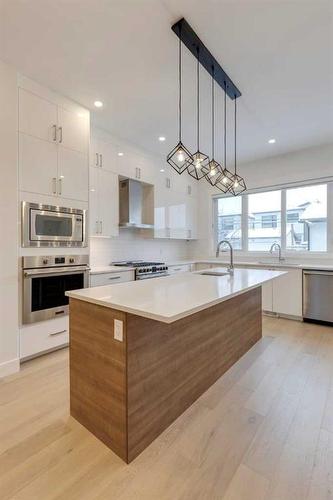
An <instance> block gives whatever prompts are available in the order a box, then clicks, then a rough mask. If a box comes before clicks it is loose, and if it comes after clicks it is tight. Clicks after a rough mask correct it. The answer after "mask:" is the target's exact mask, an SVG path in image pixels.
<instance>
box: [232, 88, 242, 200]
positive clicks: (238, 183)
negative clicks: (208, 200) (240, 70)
mask: <svg viewBox="0 0 333 500" xmlns="http://www.w3.org/2000/svg"><path fill="white" fill-rule="evenodd" d="M234 133H235V136H234V142H235V166H234V174H233V175H232V177H231V185H230V188H229V191H230V192H231V193H232V194H233V195H234V196H236V195H238V194H240V193H242V192H243V191H245V190H246V184H245V181H244V179H243V177H241V176H240V175H238V174H237V99H236V96H235V128H234Z"/></svg>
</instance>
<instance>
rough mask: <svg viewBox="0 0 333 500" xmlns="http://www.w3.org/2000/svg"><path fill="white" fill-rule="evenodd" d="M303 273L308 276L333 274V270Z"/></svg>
mask: <svg viewBox="0 0 333 500" xmlns="http://www.w3.org/2000/svg"><path fill="white" fill-rule="evenodd" d="M303 274H306V275H307V276H312V275H319V276H333V271H310V270H307V271H303Z"/></svg>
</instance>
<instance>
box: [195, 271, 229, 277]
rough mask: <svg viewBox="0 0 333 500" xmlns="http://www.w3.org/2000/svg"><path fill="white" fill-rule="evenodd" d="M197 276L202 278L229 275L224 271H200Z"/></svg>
mask: <svg viewBox="0 0 333 500" xmlns="http://www.w3.org/2000/svg"><path fill="white" fill-rule="evenodd" d="M198 274H201V275H202V276H228V275H229V276H230V273H229V272H226V271H202V273H198Z"/></svg>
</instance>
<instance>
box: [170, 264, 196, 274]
mask: <svg viewBox="0 0 333 500" xmlns="http://www.w3.org/2000/svg"><path fill="white" fill-rule="evenodd" d="M190 271H191V264H180V265H175V266H168V273H169V274H178V273H186V272H190Z"/></svg>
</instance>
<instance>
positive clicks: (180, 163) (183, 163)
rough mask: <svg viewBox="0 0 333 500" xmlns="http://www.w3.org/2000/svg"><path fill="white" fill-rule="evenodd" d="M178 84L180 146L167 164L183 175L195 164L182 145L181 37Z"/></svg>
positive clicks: (176, 147) (174, 150) (173, 151)
mask: <svg viewBox="0 0 333 500" xmlns="http://www.w3.org/2000/svg"><path fill="white" fill-rule="evenodd" d="M178 84H179V102H178V108H179V109H178V118H179V124H178V134H179V140H178V144H177V145H176V146H175V147H174V148H173V149H172V151H170V153H169V154H168V156H167V162H168V163H169V165H171V167H172V168H173V169H174V170H175V171H176V172H177V174H182V173H183V172H185V170H186V169H187V167H188V166H189V165H191V164H192V163H193V158H192V155H191V153H190V151H189V150H188V149H187V147H186V146H184V144H183V143H182V37H181V33H180V36H179V57H178Z"/></svg>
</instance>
